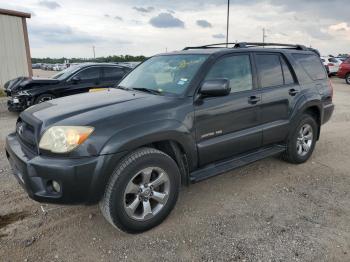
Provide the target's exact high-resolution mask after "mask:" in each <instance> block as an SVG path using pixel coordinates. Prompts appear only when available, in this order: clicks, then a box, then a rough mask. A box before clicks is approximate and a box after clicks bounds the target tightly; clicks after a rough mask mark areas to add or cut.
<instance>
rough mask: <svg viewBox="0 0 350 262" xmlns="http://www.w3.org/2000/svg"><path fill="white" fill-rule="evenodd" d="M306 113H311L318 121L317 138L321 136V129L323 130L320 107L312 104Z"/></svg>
mask: <svg viewBox="0 0 350 262" xmlns="http://www.w3.org/2000/svg"><path fill="white" fill-rule="evenodd" d="M304 113H305V114H309V115H310V116H312V117H313V118H314V119H315V120H316V123H317V126H318V132H317V140H318V139H319V138H320V130H321V112H320V109H319V108H318V107H317V106H311V107H308V108H307V109H305V111H304Z"/></svg>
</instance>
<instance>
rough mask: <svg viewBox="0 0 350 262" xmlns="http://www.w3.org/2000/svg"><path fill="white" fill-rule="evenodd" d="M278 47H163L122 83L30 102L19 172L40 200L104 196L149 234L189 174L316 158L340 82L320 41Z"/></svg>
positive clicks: (20, 125)
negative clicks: (277, 158) (325, 61)
mask: <svg viewBox="0 0 350 262" xmlns="http://www.w3.org/2000/svg"><path fill="white" fill-rule="evenodd" d="M257 46H260V47H265V48H259V47H257ZM272 46H273V45H272V44H267V43H236V44H234V48H224V47H223V45H222V44H221V45H220V44H219V45H209V46H200V47H188V48H185V49H184V50H182V51H178V52H172V53H165V54H160V55H156V56H153V57H151V58H149V59H148V60H146V61H145V62H143V63H142V64H141V65H139V66H138V67H136V68H135V69H134V70H133V71H131V72H130V73H129V74H128V75H127V76H126V77H125V78H124V79H123V80H122V81H121V82H120V84H119V86H118V88H112V89H110V90H109V91H102V92H98V93H97V94H89V93H86V94H81V95H77V96H74V97H73V96H71V97H65V98H62V99H56V100H54V101H49V102H46V103H43V104H41V105H37V106H33V107H31V108H30V109H28V110H26V111H24V112H23V113H21V114H20V117H19V119H18V121H17V125H16V131H15V132H13V133H11V134H10V135H8V137H7V139H6V156H7V158H8V159H9V162H10V164H11V166H12V167H13V172H14V175H15V177H16V178H17V179H18V181H19V183H20V184H21V185H22V186H23V188H24V189H25V190H26V191H27V192H28V194H29V196H30V197H31V198H33V199H34V200H37V201H40V202H50V203H59V204H79V203H80V204H82V203H85V204H92V203H98V202H99V203H100V208H101V211H102V213H103V215H104V216H105V218H106V219H107V221H109V222H110V223H111V224H112V225H113V226H114V227H118V228H120V229H121V230H124V231H126V232H131V233H139V232H143V231H145V230H148V229H150V228H152V227H155V226H157V225H158V224H160V223H161V222H162V221H163V220H164V219H165V218H166V217H167V216H168V215H169V213H170V212H171V210H172V209H173V208H174V206H175V203H176V201H177V198H178V194H179V192H180V185H181V183H182V184H189V183H191V182H198V181H202V180H204V179H208V178H210V177H212V176H215V175H219V174H222V173H225V172H227V171H229V170H232V169H234V168H237V167H240V166H243V165H246V164H249V163H252V162H254V161H257V160H260V159H263V158H266V157H270V156H273V155H278V154H282V156H283V159H284V160H286V161H288V162H290V163H294V164H300V163H304V162H306V161H307V160H308V159H309V158H310V156H311V155H312V152H313V151H314V148H315V145H316V143H317V140H318V139H319V137H320V131H321V130H322V128H321V125H323V124H324V123H326V122H327V121H328V120H329V119H330V118H331V115H332V113H333V109H334V105H333V103H332V97H333V89H332V85H331V83H330V81H329V79H328V77H327V74H326V71H325V70H324V67H323V66H322V63H321V60H320V57H319V53H318V51H317V50H315V49H310V48H307V47H305V46H301V45H283V44H275V46H276V47H278V46H286V47H287V48H284V49H283V48H272ZM215 47H217V48H215ZM17 167H18V168H17ZM256 183H259V181H258V180H257V181H256ZM208 197H209V195H208ZM207 201H209V200H207ZM227 201H229V200H227Z"/></svg>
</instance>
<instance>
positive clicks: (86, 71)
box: [5, 63, 131, 111]
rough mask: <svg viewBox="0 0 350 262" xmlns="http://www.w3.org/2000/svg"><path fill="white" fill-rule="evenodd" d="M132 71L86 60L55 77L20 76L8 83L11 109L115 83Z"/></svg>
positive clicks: (20, 109) (118, 66)
mask: <svg viewBox="0 0 350 262" xmlns="http://www.w3.org/2000/svg"><path fill="white" fill-rule="evenodd" d="M130 71H131V68H130V67H127V66H121V65H115V64H107V63H106V64H100V63H99V64H97V63H85V64H80V65H76V66H73V67H69V68H67V69H66V70H63V71H61V72H59V73H57V74H56V75H54V76H53V77H52V78H47V79H45V78H28V77H19V78H16V79H13V80H11V81H9V82H7V83H6V84H5V92H6V94H7V96H8V97H9V100H8V102H7V105H8V109H9V111H23V110H25V109H26V108H28V107H29V106H31V105H35V104H39V103H41V102H44V101H48V100H51V99H54V98H58V97H63V96H69V95H75V94H79V93H85V92H89V91H95V90H99V89H103V88H109V87H113V86H115V85H116V84H118V83H119V81H120V80H121V79H122V78H123V77H124V76H125V75H126V74H127V73H128V72H130Z"/></svg>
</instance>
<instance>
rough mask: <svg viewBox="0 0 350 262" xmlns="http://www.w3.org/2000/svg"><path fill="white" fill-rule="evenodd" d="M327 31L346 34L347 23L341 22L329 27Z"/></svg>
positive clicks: (349, 28) (348, 28)
mask: <svg viewBox="0 0 350 262" xmlns="http://www.w3.org/2000/svg"><path fill="white" fill-rule="evenodd" d="M329 30H331V31H335V32H347V31H350V26H349V25H348V23H345V22H342V23H339V24H335V25H330V26H329Z"/></svg>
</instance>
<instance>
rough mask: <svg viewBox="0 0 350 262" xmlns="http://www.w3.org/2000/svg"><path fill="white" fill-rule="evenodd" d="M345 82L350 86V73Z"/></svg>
mask: <svg viewBox="0 0 350 262" xmlns="http://www.w3.org/2000/svg"><path fill="white" fill-rule="evenodd" d="M345 81H346V83H347V84H348V85H350V73H348V74H347V75H346V76H345Z"/></svg>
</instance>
